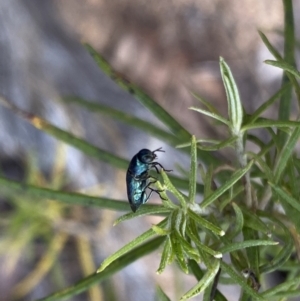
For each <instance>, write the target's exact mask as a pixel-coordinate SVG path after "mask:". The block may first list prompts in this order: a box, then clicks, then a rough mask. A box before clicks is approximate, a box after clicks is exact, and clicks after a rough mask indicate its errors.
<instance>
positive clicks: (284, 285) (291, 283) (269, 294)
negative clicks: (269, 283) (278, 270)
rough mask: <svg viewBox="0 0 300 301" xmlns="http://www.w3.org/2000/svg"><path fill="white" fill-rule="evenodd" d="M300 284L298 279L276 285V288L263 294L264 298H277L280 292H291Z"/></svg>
mask: <svg viewBox="0 0 300 301" xmlns="http://www.w3.org/2000/svg"><path fill="white" fill-rule="evenodd" d="M299 284H300V277H296V278H293V279H290V280H285V282H284V283H282V284H279V285H276V286H275V287H272V288H270V289H268V290H266V291H264V292H263V293H262V296H264V297H266V298H268V297H272V296H276V295H277V294H278V293H279V292H284V291H289V290H290V289H291V287H292V286H295V285H297V286H298V285H299ZM298 294H300V291H299V290H298Z"/></svg>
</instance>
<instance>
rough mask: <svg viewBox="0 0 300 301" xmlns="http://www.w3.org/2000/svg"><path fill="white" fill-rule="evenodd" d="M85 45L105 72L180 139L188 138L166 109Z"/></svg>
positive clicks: (188, 135) (186, 133) (90, 47)
mask: <svg viewBox="0 0 300 301" xmlns="http://www.w3.org/2000/svg"><path fill="white" fill-rule="evenodd" d="M85 47H86V49H87V50H88V51H89V53H90V54H91V55H92V57H93V58H94V60H95V62H96V63H97V64H98V66H99V67H100V68H101V69H102V71H103V72H104V73H105V74H107V75H108V76H109V77H111V78H112V79H113V80H114V81H115V82H116V83H117V84H118V85H119V86H120V87H121V88H123V89H124V90H126V91H128V92H129V93H131V94H132V95H133V96H134V97H135V98H136V99H137V100H138V101H139V102H141V103H142V104H143V105H144V106H145V107H146V108H148V109H149V110H150V111H151V112H152V113H153V114H154V115H155V116H156V117H157V118H158V119H159V120H161V121H162V122H163V123H164V124H165V125H166V126H167V127H168V128H169V129H170V130H171V131H172V132H173V133H174V134H175V135H176V136H177V137H178V138H179V139H180V140H187V139H188V138H189V137H190V134H189V133H188V132H187V131H186V130H185V129H184V128H183V127H182V126H181V125H180V124H179V123H178V122H177V121H176V120H175V119H174V118H173V117H172V116H171V115H170V114H169V113H168V112H167V111H166V110H164V109H163V108H162V107H161V106H160V105H158V104H157V103H156V102H155V101H154V100H153V99H152V98H151V97H150V96H149V95H147V94H146V93H145V92H144V91H143V90H142V89H140V88H139V87H138V86H137V85H135V84H133V83H131V82H129V81H128V80H127V79H126V78H125V77H124V76H122V75H120V74H119V73H118V72H115V71H114V70H113V69H112V68H111V66H110V65H109V64H108V63H107V61H105V60H104V58H103V57H102V56H101V55H100V54H99V53H98V52H97V51H95V50H94V48H93V47H92V46H90V45H88V44H85Z"/></svg>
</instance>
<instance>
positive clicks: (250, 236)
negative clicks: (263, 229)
mask: <svg viewBox="0 0 300 301" xmlns="http://www.w3.org/2000/svg"><path fill="white" fill-rule="evenodd" d="M243 236H244V241H251V240H258V239H259V235H258V231H255V230H253V229H251V228H248V227H244V229H243ZM275 244H278V243H275ZM270 249H271V248H269V250H270ZM260 250H262V248H259V247H258V246H251V247H249V248H246V254H247V258H248V269H246V271H247V272H248V273H246V274H245V275H246V276H248V283H249V281H250V284H251V285H253V284H254V283H251V277H250V279H249V276H251V273H249V272H250V270H252V271H253V273H254V275H256V276H257V278H258V277H259V275H260V274H259V265H260V258H261V257H260V254H259V251H260ZM249 269H250V270H249ZM245 275H244V276H245Z"/></svg>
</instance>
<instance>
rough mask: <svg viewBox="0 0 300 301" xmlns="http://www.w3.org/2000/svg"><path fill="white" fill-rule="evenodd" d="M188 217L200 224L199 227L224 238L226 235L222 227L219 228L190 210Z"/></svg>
mask: <svg viewBox="0 0 300 301" xmlns="http://www.w3.org/2000/svg"><path fill="white" fill-rule="evenodd" d="M188 215H189V217H191V218H192V219H193V220H194V221H195V222H196V223H197V224H199V226H201V227H204V228H206V229H208V230H210V231H211V232H213V233H215V234H217V235H219V236H223V235H224V234H225V232H224V230H222V229H221V228H220V227H218V226H216V225H214V224H213V223H211V222H209V221H208V220H206V219H204V218H203V217H201V216H200V215H198V214H197V213H195V212H194V211H192V210H191V209H188Z"/></svg>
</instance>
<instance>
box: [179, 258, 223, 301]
mask: <svg viewBox="0 0 300 301" xmlns="http://www.w3.org/2000/svg"><path fill="white" fill-rule="evenodd" d="M219 267H220V260H216V259H215V260H214V262H213V264H212V267H211V269H209V270H207V272H206V273H205V274H204V276H203V277H202V278H201V280H200V281H199V282H198V283H197V284H196V285H195V286H194V287H193V288H191V289H190V290H189V291H188V292H187V293H185V294H184V295H183V296H182V297H181V299H180V300H187V299H190V298H193V297H195V296H197V295H199V294H200V293H201V292H202V291H204V290H205V289H206V288H207V287H208V285H209V284H210V283H211V282H212V281H213V279H214V277H215V276H216V274H217V273H218V271H219Z"/></svg>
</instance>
